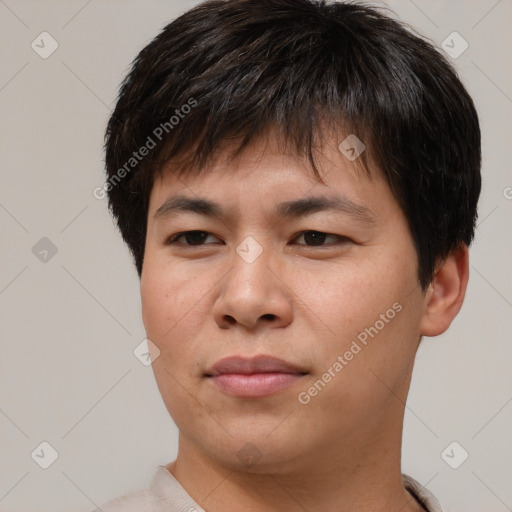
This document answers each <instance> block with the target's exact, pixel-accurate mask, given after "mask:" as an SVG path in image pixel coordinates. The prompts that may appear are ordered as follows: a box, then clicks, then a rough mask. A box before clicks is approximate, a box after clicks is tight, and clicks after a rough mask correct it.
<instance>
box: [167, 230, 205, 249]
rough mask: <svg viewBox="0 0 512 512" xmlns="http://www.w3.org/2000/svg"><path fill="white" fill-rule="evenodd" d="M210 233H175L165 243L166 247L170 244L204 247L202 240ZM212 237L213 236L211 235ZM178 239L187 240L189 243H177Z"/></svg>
mask: <svg viewBox="0 0 512 512" xmlns="http://www.w3.org/2000/svg"><path fill="white" fill-rule="evenodd" d="M210 234H211V233H208V231H197V230H196V231H183V232H182V233H176V234H175V235H173V236H171V237H170V238H169V239H168V240H167V242H166V245H172V244H177V243H179V244H181V245H191V246H200V245H204V244H203V242H204V239H205V237H206V238H207V237H208V235H210ZM212 236H213V235H212ZM180 238H183V239H184V240H188V241H189V242H191V243H186V244H182V243H181V242H178V240H179V239H180Z"/></svg>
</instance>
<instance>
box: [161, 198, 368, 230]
mask: <svg viewBox="0 0 512 512" xmlns="http://www.w3.org/2000/svg"><path fill="white" fill-rule="evenodd" d="M322 211H332V212H336V213H343V214H346V215H348V216H350V217H352V218H353V219H354V220H355V221H358V222H360V223H363V224H375V223H376V222H377V217H376V215H375V214H374V213H373V212H372V211H371V210H370V209H369V208H367V207H366V206H363V205H360V204H357V203H354V202H353V201H352V200H351V199H349V198H348V197H345V196H340V195H336V196H313V197H305V198H300V199H295V200H292V201H284V202H282V203H279V204H278V205H277V206H276V208H275V210H274V215H275V216H276V217H280V218H283V219H296V218H300V217H305V216H307V215H311V214H313V213H317V212H322ZM183 212H192V213H196V214H199V215H203V216H205V217H212V218H222V217H226V212H225V211H224V209H223V207H222V206H221V205H220V204H219V203H216V202H214V201H211V200H209V199H205V198H196V197H187V196H184V195H177V196H174V197H171V198H169V199H167V200H166V201H165V202H164V203H163V204H162V206H160V207H159V208H158V209H157V210H156V212H155V215H154V219H155V220H160V219H163V218H169V217H173V216H175V215H177V214H179V213H183Z"/></svg>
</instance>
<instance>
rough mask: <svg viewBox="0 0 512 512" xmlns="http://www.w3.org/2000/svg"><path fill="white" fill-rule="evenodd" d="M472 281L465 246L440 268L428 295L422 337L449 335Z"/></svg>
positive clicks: (456, 251) (422, 322) (421, 329)
mask: <svg viewBox="0 0 512 512" xmlns="http://www.w3.org/2000/svg"><path fill="white" fill-rule="evenodd" d="M468 278H469V257H468V248H467V246H466V245H465V244H462V246H461V247H460V248H458V249H456V250H454V251H452V252H451V253H450V254H449V255H448V256H447V257H446V258H445V259H444V260H443V261H442V262H441V263H439V264H438V266H437V268H436V272H435V275H434V279H433V280H432V282H431V283H430V285H429V288H428V290H427V293H426V294H425V304H424V311H423V317H422V320H421V324H420V332H421V335H422V336H438V335H439V334H442V333H443V332H445V331H446V330H447V329H448V327H450V324H451V323H452V321H453V319H454V318H455V317H456V316H457V313H458V312H459V311H460V308H461V307H462V303H463V302H464V297H465V295H466V288H467V284H468Z"/></svg>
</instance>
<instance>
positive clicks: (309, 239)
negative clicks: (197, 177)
mask: <svg viewBox="0 0 512 512" xmlns="http://www.w3.org/2000/svg"><path fill="white" fill-rule="evenodd" d="M208 236H213V237H214V238H216V237H215V236H214V235H212V234H211V233H209V232H208V231H199V230H194V231H183V232H181V233H176V234H175V235H173V236H171V237H170V238H169V239H168V240H167V242H166V245H173V244H179V245H185V246H193V247H197V246H202V245H205V243H204V242H205V239H207V238H208ZM300 237H303V238H304V241H305V242H306V243H304V244H298V245H305V246H307V247H323V246H330V245H335V244H336V243H339V244H343V243H348V242H351V240H350V239H349V238H347V237H346V236H342V235H333V234H330V233H324V232H322V231H314V230H308V231H302V232H301V233H299V234H298V235H296V236H295V238H294V240H297V239H298V238H300ZM327 237H331V238H333V239H334V240H335V242H334V243H328V244H325V243H324V242H325V240H326V238H327ZM180 239H183V240H186V243H182V242H179V240H180ZM206 245H209V244H206Z"/></svg>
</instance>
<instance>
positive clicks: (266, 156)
mask: <svg viewBox="0 0 512 512" xmlns="http://www.w3.org/2000/svg"><path fill="white" fill-rule="evenodd" d="M338 146H339V144H338V142H337V139H334V140H331V141H328V143H324V144H323V147H322V150H321V151H317V152H316V154H315V164H316V166H317V169H318V172H319V175H320V176H319V177H317V176H315V173H314V171H313V168H312V167H311V164H310V162H309V160H308V158H307V157H304V156H299V155H297V154H296V153H295V152H293V151H291V150H290V148H288V149H287V148H286V147H285V148H283V145H282V144H280V143H279V141H276V140H273V139H271V138H266V139H259V140H256V141H253V142H252V143H251V144H250V145H248V146H247V147H246V148H245V149H244V150H243V151H242V152H241V153H240V154H238V155H237V156H233V153H232V151H231V149H232V148H230V146H229V145H226V146H224V148H223V150H221V151H218V152H217V154H216V158H215V159H214V160H212V162H210V163H209V164H208V165H206V166H205V167H204V168H202V169H199V170H198V169H191V170H190V172H186V171H187V170H186V169H184V168H180V172H176V169H175V168H174V167H173V162H172V161H171V162H169V163H168V164H167V166H166V167H165V168H164V169H162V173H161V175H159V177H158V179H156V180H155V184H154V187H153V190H152V193H151V201H150V219H149V220H155V221H161V220H166V219H170V218H173V217H176V216H179V215H184V214H190V213H197V214H200V215H203V216H206V217H210V218H219V219H221V220H232V219H233V217H236V216H239V215H240V214H241V212H242V211H244V212H246V214H251V213H253V214H254V215H265V216H268V217H275V218H279V219H286V218H288V219H294V218H299V217H302V216H306V215H311V214H313V213H317V212H322V211H324V212H327V213H332V214H337V213H339V214H347V215H348V216H350V217H351V218H352V219H353V220H355V221H357V222H359V223H363V224H373V223H375V222H376V220H377V218H378V217H379V212H378V210H379V208H374V205H375V200H376V199H378V201H377V202H378V203H380V204H381V205H382V204H384V203H385V202H386V201H390V200H391V201H393V198H392V196H391V195H390V194H389V190H386V189H387V184H386V183H384V182H383V179H382V178H381V176H380V173H378V172H376V171H375V170H374V171H373V172H372V174H371V175H370V176H369V175H368V174H367V173H366V172H365V170H364V168H363V166H362V164H361V163H360V162H356V161H353V160H350V159H348V158H347V157H346V155H345V154H344V153H343V151H340V149H339V147H338ZM233 147H236V146H233ZM247 212H248V213H247Z"/></svg>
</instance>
